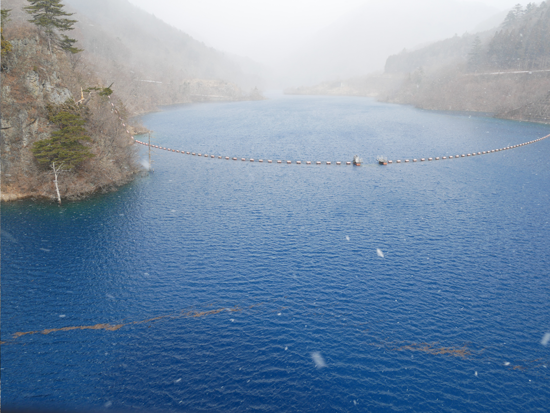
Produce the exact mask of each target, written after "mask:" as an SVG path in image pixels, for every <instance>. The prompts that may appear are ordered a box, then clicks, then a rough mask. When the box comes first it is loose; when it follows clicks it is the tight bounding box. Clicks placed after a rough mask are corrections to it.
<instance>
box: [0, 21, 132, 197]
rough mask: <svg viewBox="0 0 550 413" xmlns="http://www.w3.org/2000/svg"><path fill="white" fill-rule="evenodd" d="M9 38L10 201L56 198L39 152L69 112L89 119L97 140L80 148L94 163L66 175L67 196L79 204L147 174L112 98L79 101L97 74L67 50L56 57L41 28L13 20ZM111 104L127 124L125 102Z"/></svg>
mask: <svg viewBox="0 0 550 413" xmlns="http://www.w3.org/2000/svg"><path fill="white" fill-rule="evenodd" d="M4 35H5V38H6V40H8V41H9V42H10V44H11V51H9V52H7V53H6V54H5V55H4V56H3V57H2V73H1V81H2V91H1V101H2V108H1V116H2V117H1V127H2V135H1V140H0V152H1V154H0V161H1V178H2V180H1V199H2V201H7V200H15V199H21V198H46V199H55V198H56V191H55V186H54V182H53V179H54V177H53V175H52V174H51V172H52V171H51V168H50V167H49V165H44V166H42V165H40V164H39V163H38V162H37V159H36V158H35V156H34V154H33V152H32V150H33V147H34V144H35V143H36V142H38V141H43V140H47V139H49V138H50V137H51V136H52V133H55V132H56V131H59V130H60V128H59V127H57V126H56V125H55V124H54V123H53V122H52V120H53V118H52V115H54V114H58V113H60V112H62V111H66V112H72V113H74V114H75V116H78V117H79V119H82V120H83V122H84V124H85V131H84V132H85V133H86V134H87V136H89V137H90V139H89V140H86V141H84V140H83V143H80V144H77V145H83V147H84V149H86V151H88V152H89V153H90V154H91V156H92V157H91V158H90V159H87V160H85V161H83V162H81V163H80V164H79V165H78V166H77V167H76V168H74V169H72V170H66V171H63V172H61V174H60V176H59V191H60V196H61V198H62V199H79V198H82V197H85V196H88V195H90V194H93V193H96V192H102V191H110V190H112V189H114V188H116V187H119V186H120V185H123V184H125V183H127V182H129V181H130V180H131V179H132V178H133V177H134V176H135V174H136V173H138V172H139V170H140V167H139V166H138V165H137V156H136V148H135V146H136V145H133V142H132V140H131V139H130V137H129V135H128V133H127V132H126V128H124V127H122V125H121V121H120V120H119V119H118V116H119V115H118V114H115V113H113V110H112V106H111V105H110V103H109V101H108V100H109V99H108V98H107V97H105V96H99V93H85V95H86V98H87V99H86V101H85V102H83V103H81V104H80V105H77V104H76V103H75V101H77V100H79V98H80V94H81V87H84V88H87V87H95V86H97V85H98V84H100V80H99V79H98V78H97V77H95V76H94V75H93V74H92V73H89V72H87V71H86V72H83V71H79V70H75V68H74V66H73V64H72V61H71V58H70V56H69V55H68V54H66V53H65V52H62V51H59V50H54V52H53V53H51V52H50V51H49V48H48V42H47V41H46V40H45V39H44V37H43V36H42V35H41V34H40V33H39V32H38V30H37V29H35V28H34V26H29V25H18V24H13V22H10V23H8V24H7V27H6V30H5V32H4ZM111 100H112V101H114V102H116V103H117V106H118V107H119V108H120V109H121V111H120V112H119V113H120V116H122V117H123V121H124V122H127V120H126V119H125V117H126V115H125V114H126V113H127V112H126V111H125V110H124V105H123V103H122V102H121V101H120V100H119V99H118V98H116V96H113V97H112V98H111ZM81 147H82V146H81ZM58 166H59V164H58Z"/></svg>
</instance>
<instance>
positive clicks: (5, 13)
mask: <svg viewBox="0 0 550 413" xmlns="http://www.w3.org/2000/svg"><path fill="white" fill-rule="evenodd" d="M10 11H11V10H9V9H2V10H1V11H0V12H1V23H0V36H1V38H2V58H4V56H6V54H7V53H8V52H10V51H11V43H10V42H8V41H7V40H5V39H4V24H6V23H7V22H9V21H10ZM2 66H3V65H2Z"/></svg>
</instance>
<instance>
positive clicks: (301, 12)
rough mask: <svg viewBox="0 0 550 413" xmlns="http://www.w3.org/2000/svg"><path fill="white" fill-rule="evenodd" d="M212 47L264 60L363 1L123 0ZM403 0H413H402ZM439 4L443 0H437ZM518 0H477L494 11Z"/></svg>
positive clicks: (410, 0) (411, 0) (365, 0)
mask: <svg viewBox="0 0 550 413" xmlns="http://www.w3.org/2000/svg"><path fill="white" fill-rule="evenodd" d="M129 1H130V2H131V3H133V4H135V5H136V6H139V7H140V8H142V9H144V10H146V11H148V12H150V13H153V14H154V15H155V16H157V17H158V18H160V19H162V20H164V21H165V22H167V23H169V24H171V25H172V26H175V27H177V28H179V29H181V30H183V31H185V32H186V33H188V34H190V35H191V36H193V37H195V38H196V39H197V40H201V41H203V42H205V43H206V44H207V45H208V46H212V47H214V48H216V49H218V50H221V51H224V52H228V53H233V54H237V55H240V56H247V57H250V58H252V59H254V60H256V61H259V62H262V63H266V62H267V60H268V59H269V57H273V56H277V54H278V53H282V51H281V49H289V48H291V47H292V45H293V44H294V43H295V42H296V39H306V38H308V37H310V36H312V35H314V34H315V33H316V32H317V31H319V30H320V29H323V28H324V27H326V26H328V25H330V24H331V23H332V22H334V21H335V20H336V19H337V18H339V17H341V16H343V15H345V14H347V13H349V12H351V11H353V10H354V9H355V8H357V7H359V6H361V5H363V4H365V3H368V1H369V0H129ZM404 1H406V2H407V3H410V2H413V1H414V0H404ZM440 1H441V2H445V0H440ZM518 1H520V2H521V3H526V1H521V0H478V2H479V3H484V4H487V5H491V6H494V7H495V8H496V9H498V10H504V9H507V8H511V7H512V6H514V4H516V3H517V2H518Z"/></svg>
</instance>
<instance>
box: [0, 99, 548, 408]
mask: <svg viewBox="0 0 550 413" xmlns="http://www.w3.org/2000/svg"><path fill="white" fill-rule="evenodd" d="M143 121H144V124H145V125H146V126H147V127H149V128H150V129H152V130H154V131H155V134H154V136H155V138H154V143H155V144H158V145H161V146H167V147H171V148H175V149H180V150H189V151H195V152H201V153H207V154H215V155H223V156H226V155H227V156H231V157H233V156H238V157H241V156H243V157H247V158H250V157H251V158H255V159H259V158H263V159H274V160H276V159H282V160H287V159H288V160H293V161H296V160H301V161H303V162H305V161H307V160H310V161H317V160H319V161H323V162H324V161H333V162H334V161H349V160H351V158H352V156H353V155H354V154H358V155H360V156H362V157H363V159H364V164H363V166H361V167H353V166H344V165H342V166H336V165H334V163H333V164H332V165H331V166H327V165H321V166H316V165H305V164H302V165H296V164H292V165H285V164H282V165H277V164H267V163H263V164H260V163H257V162H254V163H251V162H241V161H238V162H235V161H232V160H231V161H227V160H218V159H206V158H204V157H202V158H198V157H196V156H195V157H193V156H188V155H182V154H175V153H168V152H164V151H157V152H155V153H154V155H153V159H154V162H155V163H154V169H155V172H154V173H151V174H149V175H146V176H143V177H140V178H138V179H136V180H135V182H133V183H132V184H130V185H128V186H126V187H124V188H123V189H121V190H120V191H118V192H116V193H111V194H107V195H101V196H96V197H94V198H92V199H89V200H86V201H84V202H79V203H65V204H64V205H63V206H62V207H57V206H55V205H53V204H48V203H31V202H28V201H24V202H16V203H13V204H3V205H2V239H1V241H2V262H1V271H2V297H1V298H2V314H1V315H2V320H1V321H2V325H1V333H2V341H3V342H4V343H3V344H2V347H1V351H2V354H1V356H2V364H1V368H2V370H1V379H2V407H4V408H10V407H12V408H14V407H31V408H46V407H49V408H53V407H55V408H59V409H69V410H73V409H94V410H105V411H109V410H117V411H120V410H122V411H133V410H143V411H152V410H154V411H159V412H172V411H182V412H226V411H245V410H250V411H263V412H279V411H296V412H334V411H337V412H348V411H418V412H420V411H422V412H442V411H445V412H454V411H470V412H517V411H525V412H538V411H541V412H542V411H547V409H548V403H549V400H550V382H549V380H550V374H549V372H550V364H549V363H550V346H544V345H543V344H541V340H542V338H543V336H544V335H545V333H547V332H549V331H550V311H549V308H550V277H549V276H550V237H549V231H550V223H549V222H550V139H547V140H544V141H541V142H539V143H536V144H533V145H528V146H525V147H521V148H517V149H513V150H509V151H504V152H498V153H494V154H490V155H484V156H477V157H471V158H465V159H458V160H456V159H455V160H445V161H434V162H424V163H416V164H412V163H410V164H406V165H405V164H401V165H395V164H394V165H388V166H385V167H384V166H378V165H376V164H375V159H376V156H377V155H386V156H388V157H390V159H405V158H420V157H428V156H445V155H456V154H462V153H467V152H472V151H483V150H490V149H496V148H501V147H503V146H507V145H512V144H518V143H522V142H526V141H529V140H532V139H536V138H539V137H542V136H545V135H547V134H549V133H550V127H548V126H544V125H536V124H529V123H519V122H512V121H506V120H497V119H492V118H485V117H476V116H469V115H464V114H453V113H441V112H430V111H422V110H417V109H414V108H411V107H406V106H396V105H388V104H381V103H377V102H375V101H373V100H371V99H367V98H351V97H330V98H329V97H288V96H282V95H276V94H273V95H272V96H271V99H269V100H266V101H261V102H239V103H215V104H196V105H184V106H177V107H169V108H165V110H164V111H162V112H159V113H154V114H150V115H147V116H145V117H144V118H143ZM142 157H143V159H145V158H146V152H145V150H143V152H142ZM106 324H108V325H107V326H106ZM91 326H95V327H94V328H86V327H91ZM112 326H116V327H112ZM65 327H75V328H74V329H65V330H61V329H63V328H65ZM81 327H83V328H81ZM52 329H53V331H47V330H52ZM44 330H46V331H44ZM18 332H22V333H29V332H36V333H34V334H25V335H21V336H18V337H17V338H14V336H13V335H14V334H15V333H18ZM45 333H47V334H45Z"/></svg>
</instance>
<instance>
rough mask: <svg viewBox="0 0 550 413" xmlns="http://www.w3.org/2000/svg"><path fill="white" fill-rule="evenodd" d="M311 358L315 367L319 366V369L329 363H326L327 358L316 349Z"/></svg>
mask: <svg viewBox="0 0 550 413" xmlns="http://www.w3.org/2000/svg"><path fill="white" fill-rule="evenodd" d="M311 358H312V359H313V362H314V363H315V367H317V368H318V369H320V368H323V367H326V366H327V363H325V359H324V358H323V356H321V353H320V352H318V351H314V352H313V353H311Z"/></svg>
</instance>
